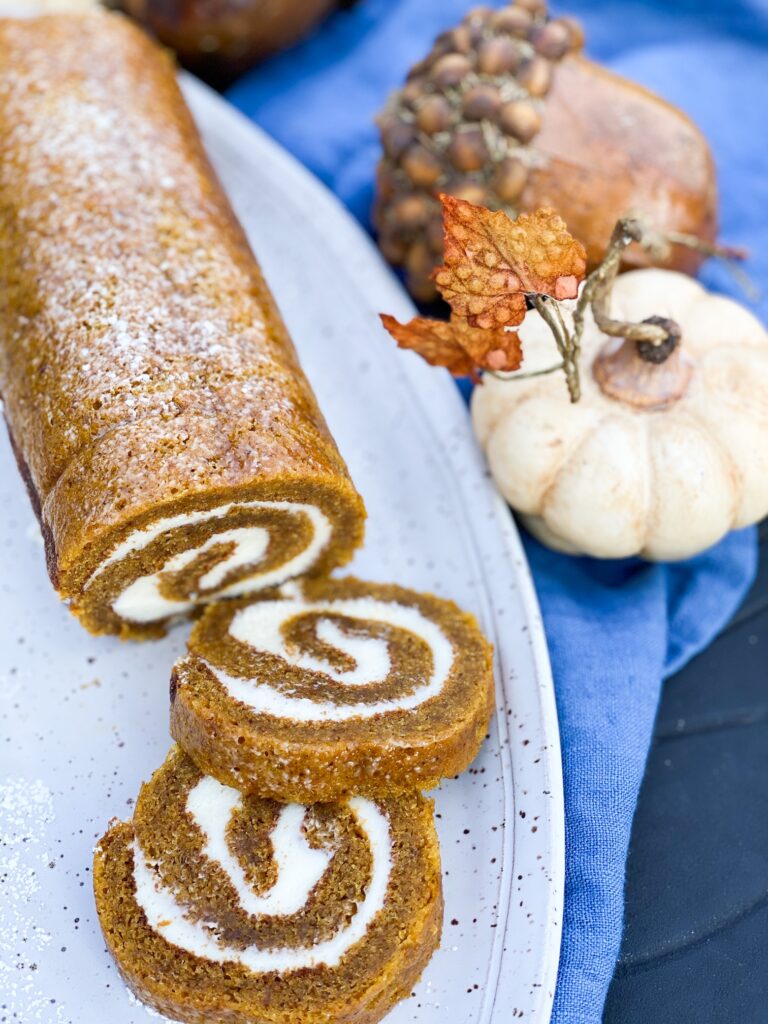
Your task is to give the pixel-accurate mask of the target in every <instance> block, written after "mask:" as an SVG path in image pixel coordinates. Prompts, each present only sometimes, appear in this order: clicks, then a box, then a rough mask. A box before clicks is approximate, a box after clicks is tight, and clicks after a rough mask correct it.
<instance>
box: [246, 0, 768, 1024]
mask: <svg viewBox="0 0 768 1024" xmlns="http://www.w3.org/2000/svg"><path fill="white" fill-rule="evenodd" d="M499 5H500V4H497V6H499ZM469 6H471V0H359V2H358V4H357V5H356V6H355V7H353V8H352V9H351V10H349V11H345V12H342V13H339V14H337V15H335V16H334V17H333V18H331V19H330V21H328V22H327V23H326V24H325V26H324V27H323V28H321V29H320V30H319V31H318V32H317V33H316V34H315V35H314V36H313V37H312V38H311V39H309V40H307V41H306V42H305V43H303V44H301V45H300V46H298V47H296V48H294V49H293V50H291V51H289V52H288V53H286V54H283V55H282V56H280V57H278V58H276V59H274V60H272V61H271V62H270V63H268V64H266V65H264V66H262V67H261V68H259V69H257V70H256V71H254V72H252V73H251V74H249V75H248V76H246V77H245V78H244V79H242V80H241V81H240V82H239V83H238V84H236V85H235V86H234V88H233V89H232V90H231V91H230V94H229V95H230V98H231V99H232V100H233V101H234V102H235V103H236V104H237V105H238V106H239V107H240V108H241V109H242V110H244V111H245V112H246V113H247V114H249V115H250V116H251V117H253V119H254V120H255V121H257V122H258V123H259V124H260V125H261V126H262V127H263V128H265V129H266V130H267V131H268V132H270V133H271V134H272V135H273V136H274V137H275V138H276V139H278V140H279V141H280V142H282V143H283V144H284V145H285V146H286V147H287V148H288V149H290V150H291V151H292V152H293V153H295V154H296V155H297V156H298V157H299V159H300V160H302V161H303V162H304V163H305V164H306V165H307V166H308V167H310V168H311V169H312V170H313V171H314V172H315V173H316V174H317V175H318V176H319V177H320V178H321V179H322V180H323V181H324V182H325V183H326V184H327V185H329V186H330V187H331V188H332V189H333V190H334V191H335V192H337V194H338V195H339V196H340V197H341V198H342V199H343V200H344V202H346V203H347V205H348V206H349V207H350V209H351V210H352V211H353V212H354V213H355V214H356V215H357V216H358V217H359V218H360V219H361V221H362V222H363V223H364V224H366V225H367V224H368V216H369V211H370V206H371V198H372V191H373V172H374V166H375V163H376V160H377V159H378V155H379V147H378V141H377V136H376V132H375V130H374V128H373V123H372V119H373V117H374V115H375V114H376V113H377V111H378V110H379V109H380V108H381V106H382V104H383V102H384V100H385V98H386V96H387V94H388V93H389V91H390V90H391V89H393V88H395V87H396V86H397V85H398V84H399V83H400V82H401V81H402V79H403V76H404V74H405V72H406V71H407V69H408V67H409V66H410V65H411V64H412V63H414V62H415V61H416V60H417V59H418V58H419V57H421V56H422V55H423V53H424V52H425V50H426V49H427V47H428V45H429V43H430V42H431V40H432V38H433V37H434V36H435V35H436V34H437V33H438V32H439V31H441V30H442V29H444V28H447V27H449V26H451V25H452V24H455V23H456V22H457V21H458V20H459V18H460V17H461V16H462V15H463V14H464V13H465V11H466V9H467V8H468V7H469ZM558 10H561V11H562V13H566V12H567V13H573V14H577V15H579V16H580V17H581V18H582V20H583V21H584V23H585V26H586V30H587V40H588V46H587V49H588V52H589V53H590V54H591V55H592V56H594V57H595V58H597V59H599V60H602V61H603V62H605V63H607V64H609V65H610V66H611V67H613V68H615V69H616V70H618V71H620V72H622V73H624V74H626V75H628V76H630V77H632V78H634V79H635V80H637V81H640V82H642V83H644V84H645V85H647V86H649V87H650V88H652V89H654V90H656V91H657V92H659V93H661V94H662V95H664V96H665V97H666V98H667V99H669V100H671V101H672V102H674V103H677V104H678V105H679V106H681V107H682V108H683V109H685V110H686V111H687V112H688V113H690V114H691V115H692V116H693V117H694V119H695V120H696V121H697V122H698V123H699V124H700V126H701V127H702V128H703V129H704V131H705V133H706V134H707V135H708V137H709V139H710V141H711V143H712V145H713V148H714V151H715V155H716V158H717V160H718V165H719V172H720V183H721V192H722V237H723V238H725V239H728V240H729V241H733V242H739V243H741V244H746V245H747V246H749V247H750V248H751V249H752V251H753V254H754V255H753V259H752V260H751V262H750V265H749V270H750V272H751V273H752V275H753V276H754V278H755V279H756V280H757V281H768V218H766V216H765V210H766V209H768V150H767V149H766V146H765V139H766V135H767V134H768V119H767V118H766V113H765V100H766V99H767V98H768V96H766V91H767V87H766V82H768V47H767V46H766V43H767V42H768V12H766V7H765V5H764V3H763V2H762V0H752V2H750V0H731V2H730V3H728V4H723V3H721V2H720V0H655V2H653V0H646V2H639V0H591V2H590V0H572V2H568V3H567V5H566V3H565V2H563V4H562V5H561V6H560V7H559V8H558ZM703 277H704V279H705V280H706V281H707V283H708V284H709V285H710V286H715V287H718V288H720V289H722V290H727V291H731V292H733V291H734V284H733V281H732V279H731V278H730V276H729V275H728V273H727V271H725V270H724V269H723V267H721V266H718V265H715V264H710V265H708V266H707V267H706V268H705V271H704V274H703ZM759 312H762V314H763V317H764V318H765V316H766V314H768V307H767V306H766V305H765V303H763V305H762V310H759ZM526 548H527V552H528V557H529V559H530V563H531V567H532V570H533V574H534V577H535V580H536V585H537V589H538V594H539V600H540V601H541V606H542V610H543V613H544V621H545V625H546V631H547V637H548V640H549V647H550V653H551V657H552V666H553V670H554V675H555V683H556V689H557V702H558V712H559V717H560V729H561V736H562V746H563V771H564V778H565V803H566V833H567V834H566V838H567V860H566V905H565V917H564V933H563V948H562V956H561V963H560V974H559V979H558V986H557V993H556V997H555V1009H554V1015H553V1020H554V1021H556V1022H558V1024H596V1022H598V1021H599V1020H600V1019H601V1016H602V1008H603V1004H604V1001H605V995H606V991H607V988H608V984H609V982H610V979H611V976H612V973H613V969H614V965H615V962H616V956H617V954H618V950H619V943H620V938H621V922H622V912H623V886H624V872H625V864H626V857H627V848H628V844H629V836H630V829H631V824H632V817H633V814H634V810H635V805H636V802H637V795H638V790H639V787H640V782H641V779H642V774H643V769H644V765H645V760H646V756H647V753H648V747H649V744H650V741H651V733H652V728H653V720H654V715H655V712H656V706H657V702H658V697H659V690H660V686H661V682H662V679H663V678H664V677H666V676H667V675H669V674H670V673H672V672H674V671H675V670H677V669H678V668H680V667H681V666H682V665H683V664H684V663H685V662H686V661H687V660H688V659H689V658H691V657H692V656H693V655H694V654H696V653H697V652H698V651H700V650H701V649H702V648H703V647H704V646H705V645H706V644H707V643H708V642H709V641H710V640H711V639H712V637H713V636H714V635H715V634H716V633H717V632H718V630H719V629H720V628H721V627H722V626H723V625H724V624H725V622H726V621H727V620H728V618H729V617H730V616H731V615H732V613H733V612H734V610H735V609H736V607H737V606H738V604H739V602H740V601H741V599H742V597H743V595H744V593H745V592H746V590H747V588H748V586H749V584H750V582H751V580H752V579H753V576H754V572H755V563H756V542H755V536H754V531H753V530H745V531H742V532H740V533H736V534H732V535H731V536H730V537H728V538H727V539H726V540H724V541H723V542H722V543H721V544H718V545H717V546H716V547H715V548H713V549H711V550H710V551H709V552H706V553H705V554H703V555H701V556H700V557H698V558H695V559H692V560H690V561H688V562H686V563H684V564H678V565H672V566H664V565H647V564H644V563H640V562H637V561H629V562H619V563H601V562H596V561H593V560H590V559H573V558H568V557H565V556H562V555H558V554H555V553H553V552H551V551H549V550H546V549H545V548H543V547H542V546H541V545H539V544H537V543H536V542H535V541H533V540H531V539H529V538H528V539H526Z"/></svg>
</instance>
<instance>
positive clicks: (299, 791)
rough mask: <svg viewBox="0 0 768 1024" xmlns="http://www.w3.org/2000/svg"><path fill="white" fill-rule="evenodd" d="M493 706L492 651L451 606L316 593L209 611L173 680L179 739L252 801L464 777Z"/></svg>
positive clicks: (391, 591) (325, 586)
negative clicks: (253, 795) (460, 774)
mask: <svg viewBox="0 0 768 1024" xmlns="http://www.w3.org/2000/svg"><path fill="white" fill-rule="evenodd" d="M493 699H494V686H493V670H492V649H491V646H490V644H489V643H488V642H487V641H486V640H485V638H484V637H483V635H482V633H481V632H480V630H479V628H478V626H477V623H476V622H475V620H474V618H473V617H472V616H471V615H468V614H466V613H465V612H462V611H461V610H460V609H459V608H457V607H456V605H455V604H453V603H452V602H450V601H445V600H441V599H440V598H438V597H434V596H433V595H431V594H419V593H415V592H414V591H411V590H407V589H405V588H404V587H400V586H394V585H385V584H380V583H365V582H363V581H361V580H357V579H352V578H348V579H323V580H306V581H304V582H302V583H300V584H298V583H296V584H291V585H287V586H284V587H283V588H282V589H280V590H279V591H277V592H275V591H273V592H272V593H271V594H270V595H268V596H267V595H265V596H263V597H262V598H259V599H257V600H252V599H250V600H238V601H227V602H219V603H217V604H214V605H212V606H210V607H209V608H208V609H207V611H206V613H205V614H204V615H203V617H202V619H201V620H200V621H199V622H198V623H197V624H196V626H195V628H194V630H193V632H192V635H191V638H190V641H189V653H188V654H187V656H186V657H184V658H182V659H181V660H180V661H179V662H177V664H176V665H175V667H174V669H173V674H172V681H171V733H172V735H173V737H174V739H175V740H176V741H177V742H178V743H179V745H180V746H181V747H183V748H184V750H185V751H186V752H187V753H188V754H189V756H190V757H191V758H192V759H193V760H194V761H195V762H196V763H197V764H198V765H199V766H200V768H201V769H202V770H203V771H205V772H207V773H208V774H210V775H213V776H214V777H215V778H217V779H219V780H220V781H221V782H223V783H226V784H227V785H231V786H234V787H236V788H237V789H241V790H243V791H246V792H253V793H258V794H259V795H262V796H271V797H274V798H275V799H278V800H303V801H306V800H333V799H335V798H336V797H338V796H340V795H343V794H344V793H360V794H365V795H373V796H381V795H386V794H390V793H397V792H404V791H406V790H409V789H429V788H431V787H432V786H434V785H436V784H437V783H438V782H439V781H440V779H442V778H445V777H447V776H451V775H456V774H457V773H458V772H460V771H462V770H463V769H464V768H466V767H467V765H468V764H469V763H470V761H471V760H472V759H473V758H474V756H475V755H476V754H477V751H478V749H479V747H480V744H481V743H482V740H483V737H484V736H485V733H486V730H487V728H488V720H489V717H490V714H491V711H492V709H493Z"/></svg>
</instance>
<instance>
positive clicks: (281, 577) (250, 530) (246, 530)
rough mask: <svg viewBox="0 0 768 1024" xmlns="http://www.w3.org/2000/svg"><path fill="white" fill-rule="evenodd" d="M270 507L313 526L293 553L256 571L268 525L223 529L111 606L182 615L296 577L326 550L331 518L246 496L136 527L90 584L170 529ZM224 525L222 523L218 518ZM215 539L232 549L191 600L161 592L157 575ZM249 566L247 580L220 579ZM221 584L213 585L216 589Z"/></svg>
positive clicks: (143, 616)
mask: <svg viewBox="0 0 768 1024" xmlns="http://www.w3.org/2000/svg"><path fill="white" fill-rule="evenodd" d="M239 508H243V509H274V510H277V511H283V512H289V513H294V514H297V515H305V516H307V517H308V518H309V521H310V523H311V525H312V537H311V539H310V542H309V543H308V544H307V546H306V547H305V548H304V549H303V550H302V551H300V552H299V553H298V554H297V555H295V556H294V557H293V558H291V559H289V560H288V561H286V562H284V563H283V564H282V565H279V566H277V567H276V568H274V569H271V570H269V571H267V572H262V573H258V572H257V571H256V569H257V567H258V563H259V562H260V561H261V560H262V559H263V558H264V555H265V554H266V551H267V548H268V546H269V530H267V529H265V528H264V527H261V526H246V527H237V528H235V529H222V530H221V531H220V532H218V533H215V534H214V535H213V536H211V537H209V538H208V539H207V540H206V541H204V542H203V543H201V544H199V545H197V547H191V548H187V549H186V550H185V551H181V552H179V553H178V554H176V555H173V556H172V557H171V558H169V559H168V560H167V561H166V562H165V563H164V564H163V565H162V566H160V568H159V569H157V570H156V571H155V572H153V573H149V574H147V575H146V576H139V577H138V579H135V580H134V581H133V582H132V583H130V584H129V585H128V586H127V587H126V588H125V590H123V591H122V593H121V594H119V595H118V596H117V597H116V598H115V600H114V601H113V603H112V609H113V611H114V612H115V613H116V614H117V615H119V616H120V618H122V619H127V620H128V621H130V622H138V623H146V622H156V621H157V620H158V619H165V618H169V617H172V616H179V615H185V614H186V613H187V612H189V611H191V609H192V608H194V607H195V606H196V605H198V604H201V603H204V602H206V601H211V600H214V599H218V598H220V597H239V596H241V595H243V594H250V593H253V592H254V591H257V590H263V589H265V588H266V587H273V586H278V585H279V584H281V583H284V582H285V581H286V580H290V579H292V578H293V577H294V576H300V575H302V574H303V573H305V572H307V571H309V569H311V568H312V566H313V565H314V564H315V562H316V561H317V560H318V558H319V557H320V555H321V553H322V552H323V551H324V550H325V548H326V547H327V545H328V542H329V540H330V538H331V533H332V527H331V523H330V520H329V519H328V517H327V516H326V515H325V513H324V512H322V511H321V510H320V509H319V508H317V507H316V506H315V505H308V504H302V503H299V502H289V501H248V502H230V503H229V504H226V505H219V506H217V507H216V508H211V509H200V510H198V511H194V512H183V513H180V514H179V515H175V516H168V517H166V518H165V519H158V520H157V521H156V522H154V523H150V525H149V526H146V527H144V528H143V529H141V530H134V531H133V533H131V534H129V535H128V537H126V539H125V540H124V541H122V542H121V543H120V544H118V545H117V547H116V548H115V549H114V551H112V552H111V553H110V555H109V556H108V557H107V558H105V559H104V561H103V562H102V563H101V565H100V566H99V567H98V568H97V569H96V571H95V572H94V573H93V575H92V576H91V578H90V580H89V581H88V584H87V586H89V585H90V584H91V583H92V582H93V581H94V580H95V579H96V578H97V577H98V576H100V575H101V574H102V573H103V572H104V570H105V569H107V568H109V566H111V565H114V564H116V563H117V562H120V561H122V560H123V559H124V558H126V557H127V556H128V555H131V554H133V553H134V552H136V551H141V550H142V549H144V548H146V547H148V545H149V544H151V543H152V542H153V541H154V540H157V538H158V537H161V536H162V535H163V534H167V533H170V532H171V531H176V530H184V529H186V528H188V527H190V526H194V525H196V524H198V523H205V522H208V521H209V520H211V519H219V518H220V519H222V520H223V521H224V520H225V517H226V516H227V515H228V513H229V512H231V511H232V510H233V509H239ZM222 525H223V522H222ZM216 544H231V545H233V549H232V551H231V552H230V553H229V554H228V555H225V556H224V557H222V558H221V560H220V561H219V562H217V563H216V565H214V566H213V568H211V569H209V570H208V572H206V573H205V574H204V575H203V576H202V577H201V578H200V580H199V586H200V588H201V589H202V590H204V591H205V594H201V595H200V596H199V597H198V598H197V599H196V600H194V601H180V600H173V599H171V598H168V597H165V596H164V595H163V594H162V593H161V590H160V586H161V578H162V576H163V575H164V574H166V573H172V572H179V571H180V570H182V569H184V568H186V567H187V566H189V565H190V564H191V563H192V562H193V561H194V560H195V559H196V558H197V557H198V556H199V555H201V554H203V553H204V552H206V551H208V550H210V548H212V547H213V546H214V545H216ZM251 565H252V566H253V567H254V573H253V575H250V576H248V577H246V578H245V579H241V580H237V581H236V582H235V583H232V584H230V585H229V586H224V587H221V586H220V584H221V583H222V581H223V580H224V579H225V578H226V576H227V575H228V574H229V573H230V572H232V571H233V570H234V569H239V568H242V567H243V566H251ZM217 587H218V588H219V589H216V588H217Z"/></svg>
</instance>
